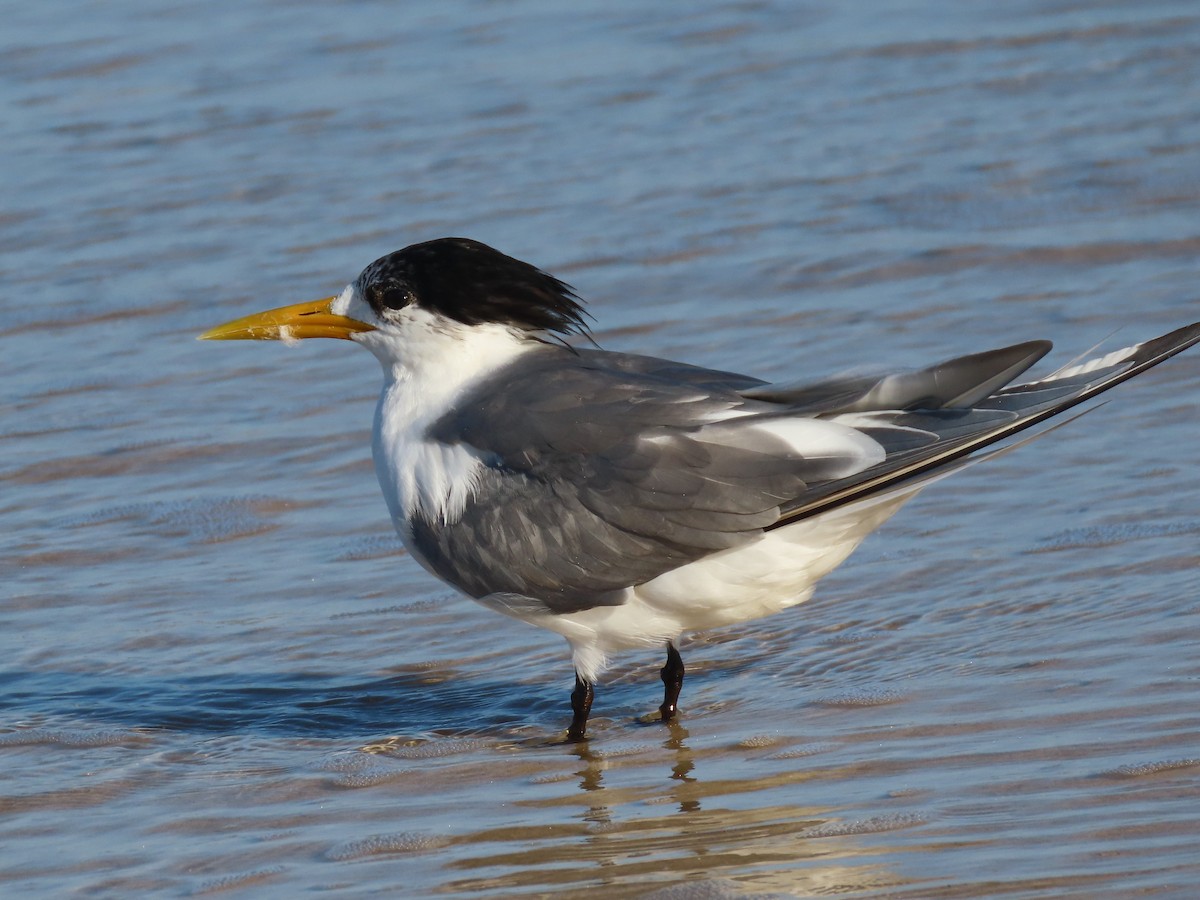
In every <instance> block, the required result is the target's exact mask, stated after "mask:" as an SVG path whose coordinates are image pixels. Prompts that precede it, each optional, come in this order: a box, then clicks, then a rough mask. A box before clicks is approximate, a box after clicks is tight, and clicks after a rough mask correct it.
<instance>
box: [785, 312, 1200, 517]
mask: <svg viewBox="0 0 1200 900" xmlns="http://www.w3.org/2000/svg"><path fill="white" fill-rule="evenodd" d="M1034 343H1037V342H1034ZM1197 343H1200V322H1197V323H1194V324H1192V325H1186V326H1184V327H1183V328H1178V329H1176V330H1175V331H1172V332H1170V333H1168V334H1165V335H1163V336H1161V337H1158V338H1153V339H1151V340H1148V341H1144V342H1142V343H1140V344H1134V345H1133V346H1131V347H1127V348H1123V349H1122V350H1118V351H1114V352H1113V353H1109V354H1105V355H1104V356H1100V357H1097V358H1096V359H1093V360H1090V361H1088V362H1084V363H1082V364H1079V365H1072V366H1067V367H1065V368H1063V369H1060V370H1059V371H1058V372H1055V373H1053V374H1051V375H1049V376H1047V377H1046V378H1043V379H1040V380H1037V381H1031V382H1027V383H1025V384H1018V385H1013V386H1011V387H1007V388H1004V389H1002V390H1000V391H997V392H996V393H994V394H992V395H990V396H988V397H987V398H986V399H982V400H981V401H979V402H978V404H977V405H976V406H975V407H974V408H973V409H969V410H962V411H961V412H960V411H958V410H941V411H939V412H940V416H938V415H936V414H935V413H930V414H927V415H925V416H922V414H921V412H916V413H913V414H911V415H909V416H908V420H906V419H905V418H901V417H897V420H896V421H895V423H894V424H895V425H896V426H899V427H900V430H901V431H903V430H904V429H905V428H912V429H913V430H914V431H915V430H917V429H921V427H922V425H925V424H929V422H930V421H931V420H932V419H933V418H940V419H941V420H942V421H944V422H946V423H947V424H951V423H952V422H953V418H954V416H955V415H956V414H958V415H960V416H962V417H964V419H965V423H964V427H965V430H966V431H968V433H967V434H965V435H962V434H960V435H958V436H955V437H951V438H950V439H949V440H937V441H936V442H934V443H932V444H927V445H925V446H917V447H912V448H906V449H902V450H900V451H899V452H897V453H895V454H889V457H888V459H887V460H886V461H885V462H883V463H881V464H879V465H878V466H874V467H872V468H871V469H868V470H866V471H865V472H862V473H859V474H858V475H853V476H850V477H849V478H845V479H841V480H838V481H832V482H828V483H826V484H823V485H819V486H814V488H815V489H814V490H812V491H810V492H809V493H808V494H807V495H806V496H805V497H804V498H803V500H802V501H801V502H798V503H796V504H795V505H791V506H788V505H785V506H784V509H783V515H782V516H781V517H780V519H779V521H778V522H776V523H775V524H773V525H771V526H769V528H768V530H771V529H774V528H781V527H785V526H787V525H790V524H792V523H793V522H797V521H800V520H802V519H808V518H812V517H813V516H817V515H820V514H821V513H824V512H828V511H830V510H832V509H835V508H837V507H840V506H845V505H847V504H850V503H854V502H856V501H859V500H863V499H865V498H867V497H870V496H872V495H874V494H878V493H881V492H884V491H887V490H889V489H891V488H893V487H897V486H899V485H901V484H903V483H905V482H909V481H915V480H918V479H921V478H923V477H930V476H932V475H934V474H936V473H937V472H938V471H939V470H942V469H944V468H945V467H947V466H949V465H950V464H952V463H954V462H956V461H959V460H963V459H964V458H965V457H967V456H969V455H970V454H972V453H975V452H977V451H979V450H982V449H983V448H985V447H989V446H991V445H993V444H996V443H998V442H1000V441H1003V440H1005V439H1006V438H1009V437H1012V436H1013V435H1015V434H1018V433H1020V432H1022V431H1024V430H1026V429H1028V428H1032V427H1034V426H1035V425H1038V424H1039V423H1041V422H1044V421H1046V420H1047V419H1049V418H1051V417H1052V416H1056V415H1058V414H1059V413H1062V412H1064V411H1065V410H1068V409H1071V408H1072V407H1074V406H1077V405H1079V404H1080V403H1085V402H1087V401H1088V400H1091V399H1092V398H1093V397H1096V396H1098V395H1099V394H1102V393H1104V392H1105V391H1107V390H1109V389H1111V388H1114V387H1116V386H1117V385H1119V384H1121V383H1122V382H1124V381H1128V380H1129V379H1130V378H1133V377H1135V376H1137V375H1140V374H1141V373H1142V372H1145V371H1146V370H1147V369H1151V368H1153V367H1154V366H1157V365H1158V364H1159V363H1161V362H1164V361H1165V360H1168V359H1170V358H1171V357H1172V356H1175V355H1176V354H1178V353H1182V352H1183V351H1184V350H1186V349H1188V348H1189V347H1192V346H1194V345H1195V344H1197ZM1018 346H1022V347H1023V346H1030V345H1018ZM1008 349H1013V348H1008ZM1047 349H1049V348H1048V347H1047ZM997 352H1002V351H997ZM1031 364H1032V363H1031ZM943 365H944V364H943ZM934 368H937V367H934ZM970 417H974V419H975V420H976V421H975V422H974V423H972V422H971V419H970ZM833 418H834V421H836V420H837V417H836V415H835V416H834V417H833ZM973 426H974V427H973ZM864 430H867V431H868V433H872V432H871V431H870V429H864ZM886 430H889V429H888V425H887V424H884V425H883V427H882V428H881V433H882V432H884V431H886Z"/></svg>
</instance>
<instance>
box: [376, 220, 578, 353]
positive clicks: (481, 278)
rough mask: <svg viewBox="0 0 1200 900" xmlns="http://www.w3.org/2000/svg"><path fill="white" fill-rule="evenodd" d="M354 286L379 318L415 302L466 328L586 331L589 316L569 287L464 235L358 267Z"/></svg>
mask: <svg viewBox="0 0 1200 900" xmlns="http://www.w3.org/2000/svg"><path fill="white" fill-rule="evenodd" d="M356 286H357V287H358V290H359V292H360V293H361V295H362V297H363V298H364V299H365V300H366V301H367V303H369V304H370V306H371V309H372V310H373V311H374V312H375V314H376V315H378V316H380V317H386V315H387V312H388V310H396V309H403V308H404V307H405V306H408V305H410V304H415V305H417V306H419V307H421V308H422V309H427V310H430V311H432V312H438V313H441V314H442V315H444V316H446V317H448V318H451V319H454V320H455V321H458V322H462V323H463V324H464V325H479V324H482V323H496V324H501V325H511V326H513V327H515V328H519V329H521V330H523V331H549V332H555V333H557V334H562V335H568V334H580V335H587V334H588V327H587V322H586V321H585V320H586V318H587V316H588V314H587V312H586V311H585V310H584V308H583V305H582V304H581V303H580V302H579V298H578V296H576V294H575V292H574V290H573V289H572V288H571V286H570V285H569V284H567V283H566V282H564V281H560V280H559V279H557V278H555V277H554V276H553V275H548V274H547V273H545V272H543V271H542V270H541V269H538V268H537V267H536V266H532V265H530V264H529V263H526V262H521V260H519V259H513V258H512V257H511V256H505V255H504V254H503V253H501V252H500V251H499V250H494V249H492V248H491V247H489V246H488V245H487V244H482V243H480V242H479V241H473V240H470V239H469V238H454V237H450V238H439V239H437V240H433V241H426V242H425V243H423V244H413V245H412V246H410V247H405V248H404V249H403V250H397V251H396V252H395V253H389V254H388V255H387V256H384V257H381V258H380V259H377V260H375V262H373V263H371V264H370V265H369V266H367V267H366V268H365V269H363V271H362V274H360V275H359V276H358V280H357V282H356Z"/></svg>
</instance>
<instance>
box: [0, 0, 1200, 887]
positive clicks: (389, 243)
mask: <svg viewBox="0 0 1200 900" xmlns="http://www.w3.org/2000/svg"><path fill="white" fill-rule="evenodd" d="M1198 44H1200V16H1198V15H1197V13H1196V10H1195V8H1194V4H1192V3H1186V2H1179V3H1171V2H1144V3H1137V4H1133V3H1127V4H1122V3H1113V4H1096V5H1087V4H1076V3H1033V2H1016V3H1009V4H992V5H990V6H987V7H985V6H983V5H980V4H952V3H945V2H942V3H933V2H930V3H913V2H904V3H900V2H894V3H888V2H882V0H877V2H871V3H869V4H833V3H823V4H803V5H802V4H786V3H761V4H709V5H701V6H696V5H695V4H692V5H687V6H684V5H679V6H678V7H673V6H670V5H668V6H665V7H664V6H660V7H658V8H655V9H654V10H648V9H647V8H646V7H645V5H644V4H637V3H605V4H573V5H571V6H570V7H569V8H568V7H566V6H563V5H561V4H552V3H547V2H534V0H518V2H511V3H479V2H475V3H468V2H459V3H439V4H406V5H405V7H404V11H403V13H400V12H398V11H397V10H396V8H394V7H392V6H390V5H385V4H379V3H358V4H337V5H333V4H319V3H303V2H293V3H284V2H273V3H272V2H262V3H256V4H250V5H245V4H233V3H229V2H225V0H218V2H216V3H215V4H207V5H204V6H199V5H194V6H180V7H176V8H170V9H164V10H159V11H155V12H147V11H146V10H145V9H144V8H143V6H142V5H140V4H104V5H90V6H87V7H84V8H82V10H81V9H80V8H79V7H78V5H76V4H64V3H55V2H50V3H43V4H27V5H25V6H24V7H20V8H14V9H13V10H10V11H9V15H8V17H7V27H6V29H5V31H4V34H3V36H2V37H0V51H2V52H0V74H2V76H3V78H2V80H0V102H2V103H3V108H4V118H3V121H4V126H3V129H4V140H3V141H0V164H2V167H3V171H4V172H5V175H4V182H5V190H4V193H3V200H2V201H0V203H2V205H0V273H2V277H3V279H4V287H5V289H4V291H3V292H2V294H0V304H3V321H2V322H0V342H2V343H0V348H2V351H3V352H2V353H0V379H2V382H3V384H4V385H5V390H4V394H3V405H2V406H0V410H2V418H0V479H2V480H3V493H2V494H0V571H2V572H3V579H2V583H3V589H2V590H3V595H2V600H0V650H2V655H0V659H2V662H0V684H2V686H3V688H2V692H0V848H3V849H2V850H0V893H4V894H6V895H7V894H10V893H11V894H14V895H22V896H24V895H41V896H64V895H70V894H83V895H89V896H131V895H138V894H145V895H163V896H173V895H179V894H200V895H204V894H215V893H221V894H226V895H230V896H238V895H245V896H290V895H294V894H295V893H297V892H299V891H301V890H303V891H307V892H311V893H319V892H324V893H326V894H332V895H335V896H363V895H370V894H382V895H410V896H424V895H431V894H432V895H441V896H449V897H457V896H480V895H484V896H497V897H499V896H504V897H508V896H534V895H538V894H543V893H549V892H554V893H555V894H556V895H559V896H589V897H590V896H603V897H643V896H653V897H657V898H659V900H663V898H680V897H695V898H701V897H725V896H758V897H763V896H770V897H792V896H809V895H812V894H831V893H838V894H844V895H850V896H891V897H975V896H1012V897H1042V896H1047V895H1057V896H1063V895H1074V896H1114V897H1115V896H1122V897H1125V896H1130V895H1134V894H1140V893H1145V894H1152V895H1154V896H1181V897H1183V896H1190V895H1191V891H1192V890H1193V889H1194V885H1195V883H1196V881H1197V880H1198V879H1200V862H1198V861H1197V857H1196V852H1195V847H1196V841H1197V838H1198V837H1200V813H1198V812H1197V810H1198V805H1197V798H1198V797H1200V713H1198V712H1197V709H1198V708H1200V657H1198V655H1197V652H1196V650H1197V646H1198V645H1200V602H1198V596H1200V571H1198V569H1197V566H1198V565H1200V478H1198V477H1197V469H1196V454H1195V447H1196V440H1197V430H1196V429H1197V419H1198V417H1197V415H1196V399H1195V398H1196V390H1195V389H1196V385H1197V384H1198V383H1200V353H1197V352H1193V353H1191V354H1185V355H1184V356H1181V357H1179V358H1177V359H1175V360H1173V361H1171V362H1170V363H1169V364H1167V365H1164V366H1162V367H1161V368H1159V369H1156V370H1155V371H1153V372H1151V373H1149V374H1147V375H1145V376H1143V377H1141V378H1139V379H1137V380H1136V381H1135V382H1133V383H1131V384H1129V385H1126V386H1124V387H1123V388H1121V389H1119V390H1118V391H1117V392H1115V393H1114V395H1111V396H1112V397H1113V400H1112V402H1111V403H1109V404H1107V405H1105V406H1103V407H1102V408H1101V409H1098V410H1096V411H1094V412H1092V413H1091V414H1089V415H1087V416H1086V417H1084V418H1083V419H1082V420H1081V421H1079V422H1076V423H1073V424H1071V425H1070V426H1069V427H1067V428H1064V429H1061V430H1059V431H1056V432H1055V433H1054V434H1053V435H1052V436H1050V437H1047V438H1046V439H1044V440H1041V441H1038V442H1036V443H1034V444H1033V445H1031V446H1028V447H1024V448H1022V449H1021V450H1020V451H1019V452H1016V453H1013V454H1009V455H1007V456H1004V457H1002V458H999V459H996V460H993V461H991V462H989V463H988V464H987V465H985V466H978V467H974V468H970V469H968V470H966V471H964V472H961V473H959V474H957V475H956V476H955V477H954V478H952V479H949V480H947V481H944V482H942V483H939V484H938V485H936V486H934V487H932V488H930V489H929V490H928V491H926V492H925V493H924V494H922V496H921V497H919V498H918V499H917V500H916V501H914V502H913V503H911V504H910V505H909V506H908V507H906V509H905V510H904V511H903V512H902V513H901V514H900V515H898V516H897V517H896V518H895V519H893V520H892V521H891V522H890V523H889V524H888V525H886V526H885V527H884V528H883V529H882V530H881V531H880V532H879V533H878V534H877V535H876V536H874V537H873V538H871V539H870V540H869V541H868V542H867V543H866V544H865V545H864V546H863V547H862V549H861V550H860V551H859V552H858V553H857V554H856V555H855V556H854V557H853V558H852V559H851V561H850V562H849V563H847V564H846V565H845V566H844V567H843V568H841V569H840V570H838V571H837V572H836V573H834V575H833V576H831V577H830V578H829V579H827V580H826V581H825V582H823V584H822V586H821V589H820V590H819V591H818V595H817V597H816V598H815V599H814V600H813V601H811V602H810V603H808V604H806V605H804V606H801V607H799V608H797V609H795V610H793V611H791V612H789V613H785V614H782V615H779V616H776V617H774V618H771V619H767V620H764V621H761V622H755V623H749V624H747V625H745V626H743V627H740V628H735V629H728V630H726V631H722V632H720V633H712V634H704V635H698V636H696V637H695V638H694V639H693V640H692V641H691V642H690V643H689V644H687V645H686V646H685V649H684V657H685V660H686V661H687V664H688V667H689V676H688V682H687V685H686V686H685V689H684V697H683V715H682V718H681V719H680V721H679V723H678V724H675V725H672V726H670V727H665V726H662V725H661V724H658V723H647V722H643V721H641V720H642V717H644V716H646V715H647V714H648V713H650V712H652V711H653V709H654V708H655V706H656V705H657V703H658V693H659V686H658V682H657V667H658V666H659V665H661V660H659V659H658V658H657V657H656V656H655V657H654V658H652V657H651V656H650V655H641V656H639V655H637V654H631V655H629V656H625V657H621V658H619V659H618V660H616V663H615V665H614V667H613V669H612V672H611V675H610V677H609V678H608V679H607V680H606V682H605V683H604V684H603V685H602V686H601V688H600V690H599V692H598V697H597V702H596V718H595V720H594V723H593V726H592V735H591V740H590V741H589V742H588V743H586V744H583V745H571V744H566V743H562V742H561V741H560V738H561V734H562V728H563V727H564V726H565V724H566V718H567V716H566V713H567V707H566V701H567V693H568V691H569V688H570V683H571V675H570V667H569V663H568V661H567V656H566V652H565V647H564V646H562V645H561V642H560V641H559V639H558V638H555V637H554V636H552V635H549V634H543V633H540V632H537V631H534V630H533V629H529V628H527V627H526V626H523V625H520V624H518V623H515V622H509V621H507V620H504V619H500V618H497V617H496V616H494V615H493V614H492V613H489V612H487V611H486V610H483V609H482V608H479V607H477V606H475V605H473V604H471V603H470V602H468V601H465V600H462V599H459V598H457V597H456V596H455V595H454V594H453V592H451V591H449V590H448V589H445V588H444V587H442V586H440V585H439V584H437V583H435V582H434V581H432V580H431V579H430V577H429V576H427V575H426V574H425V573H424V572H423V571H422V570H421V569H420V568H419V567H418V566H417V565H415V564H414V563H413V562H412V561H411V560H409V559H407V558H406V557H405V556H404V554H403V552H402V551H401V550H400V548H399V546H398V543H397V541H396V540H395V538H394V537H393V536H392V534H391V532H390V528H389V525H388V521H387V517H386V512H385V509H384V506H383V503H382V501H381V500H380V498H379V496H378V489H377V487H376V485H375V480H374V474H373V471H372V468H371V465H370V460H369V449H368V442H369V434H368V432H369V424H370V417H371V410H372V404H373V398H374V394H375V391H376V388H377V378H378V375H377V370H376V368H375V364H374V363H373V362H372V361H371V360H370V359H369V358H368V357H367V356H366V355H365V354H362V353H359V352H356V351H354V350H353V349H351V348H350V347H348V346H342V345H337V346H335V345H333V343H332V342H310V343H307V344H305V345H302V346H300V347H298V348H295V349H288V348H284V347H282V346H279V345H250V344H246V345H213V344H198V343H196V342H195V341H193V340H192V338H193V336H194V335H195V334H196V333H197V332H199V331H201V330H203V329H204V328H206V327H208V326H210V325H212V324H215V323H217V322H220V321H223V320H225V319H227V318H231V317H233V316H237V315H242V314H245V313H247V312H251V311H253V310H256V309H259V308H262V307H265V306H274V305H279V304H282V303H287V302H292V301H298V300H302V299H308V298H310V297H316V296H321V295H326V294H329V293H332V292H333V291H336V290H338V289H339V288H340V287H341V285H342V284H344V283H345V282H346V281H347V280H349V279H350V278H351V277H353V276H354V275H355V274H356V273H357V272H358V270H359V269H360V268H361V267H362V266H363V265H364V264H365V263H367V262H369V261H370V260H371V259H373V258H375V257H376V256H379V255H382V254H383V253H386V252H388V251H390V250H393V249H396V248H397V247H400V246H402V245H404V244H406V243H410V242H412V241H416V240H422V239H427V238H430V237H435V236H438V235H442V234H466V235H470V236H473V237H476V238H479V239H482V240H485V241H488V242H489V243H493V244H495V245H497V246H499V247H500V248H501V249H504V250H505V251H507V252H510V253H513V254H515V255H518V256H521V257H524V258H528V259H530V260H531V261H533V262H535V263H537V264H539V265H541V266H543V267H546V268H548V269H550V270H552V271H554V272H557V273H559V274H561V275H562V276H563V277H565V278H567V279H568V280H570V281H571V282H572V283H573V284H575V285H576V287H577V288H578V289H579V290H580V292H581V293H582V294H583V295H584V296H585V297H587V298H589V299H590V300H591V302H592V309H593V312H594V313H595V314H596V317H597V331H596V333H597V337H598V339H599V341H600V342H601V344H603V345H605V346H608V347H612V348H619V349H624V350H631V351H636V352H648V353H654V354H658V355H667V356H673V357H679V358H687V359H689V360H693V361H697V362H702V363H706V364H709V365H713V366H717V367H721V368H726V369H735V370H740V371H749V372H753V373H755V374H758V375H761V376H763V377H768V378H770V377H780V378H784V377H788V378H791V377H796V376H798V375H801V374H809V375H812V376H813V377H814V378H816V377H820V376H822V375H824V374H827V373H829V372H831V371H837V370H845V369H850V368H853V367H856V366H862V365H872V366H873V365H878V364H896V365H916V364H920V363H925V362H928V361H930V360H932V359H937V358H943V357H947V356H950V355H954V354H957V353H965V352H971V351H975V350H978V349H982V348H984V347H990V346H997V345H1000V344H1003V343H1006V342H1016V341H1020V340H1026V339H1029V338H1033V337H1048V338H1052V339H1054V340H1055V341H1056V343H1057V344H1058V347H1059V348H1060V349H1059V350H1057V351H1055V356H1054V357H1052V359H1053V360H1056V361H1058V362H1063V361H1066V360H1068V359H1070V358H1072V357H1073V356H1074V355H1076V354H1077V353H1082V352H1083V351H1085V350H1086V349H1087V348H1089V347H1092V346H1093V345H1094V344H1097V343H1099V342H1103V341H1109V342H1110V343H1111V345H1112V346H1120V345H1121V344H1120V342H1122V341H1124V342H1130V341H1133V340H1138V339H1141V338H1144V337H1148V336H1150V335H1152V334H1157V333H1160V332H1164V331H1167V330H1169V329H1171V328H1173V327H1175V326H1177V325H1180V324H1184V323H1186V322H1190V321H1194V320H1196V319H1197V318H1200V315H1198V310H1200V307H1198V305H1197V303H1196V296H1197V289H1196V280H1197V279H1196V274H1197V267H1196V263H1195V259H1196V257H1197V251H1200V230H1198V229H1197V225H1196V223H1197V221H1200V219H1198V218H1197V213H1198V211H1200V176H1198V175H1197V173H1198V172H1200V152H1198V151H1200V104H1197V102H1196V101H1197V91H1196V87H1195V86H1196V84H1198V83H1200V54H1198V53H1197V45H1198ZM1114 332H1118V333H1116V334H1115V336H1114Z"/></svg>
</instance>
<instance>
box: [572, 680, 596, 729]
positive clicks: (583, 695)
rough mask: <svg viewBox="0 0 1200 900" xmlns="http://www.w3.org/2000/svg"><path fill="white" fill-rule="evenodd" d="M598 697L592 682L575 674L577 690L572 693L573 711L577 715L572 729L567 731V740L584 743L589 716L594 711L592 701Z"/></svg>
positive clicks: (573, 719) (573, 720)
mask: <svg viewBox="0 0 1200 900" xmlns="http://www.w3.org/2000/svg"><path fill="white" fill-rule="evenodd" d="M595 697H596V689H595V687H594V686H593V685H592V683H591V682H590V681H584V680H583V678H582V677H581V676H580V674H579V673H578V672H576V673H575V690H573V691H571V710H572V711H573V712H574V713H575V715H574V717H573V718H572V719H571V727H570V728H568V729H567V739H568V740H572V741H582V740H583V738H584V736H585V734H586V733H587V720H588V714H589V713H590V712H591V711H592V700H594V699H595Z"/></svg>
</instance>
